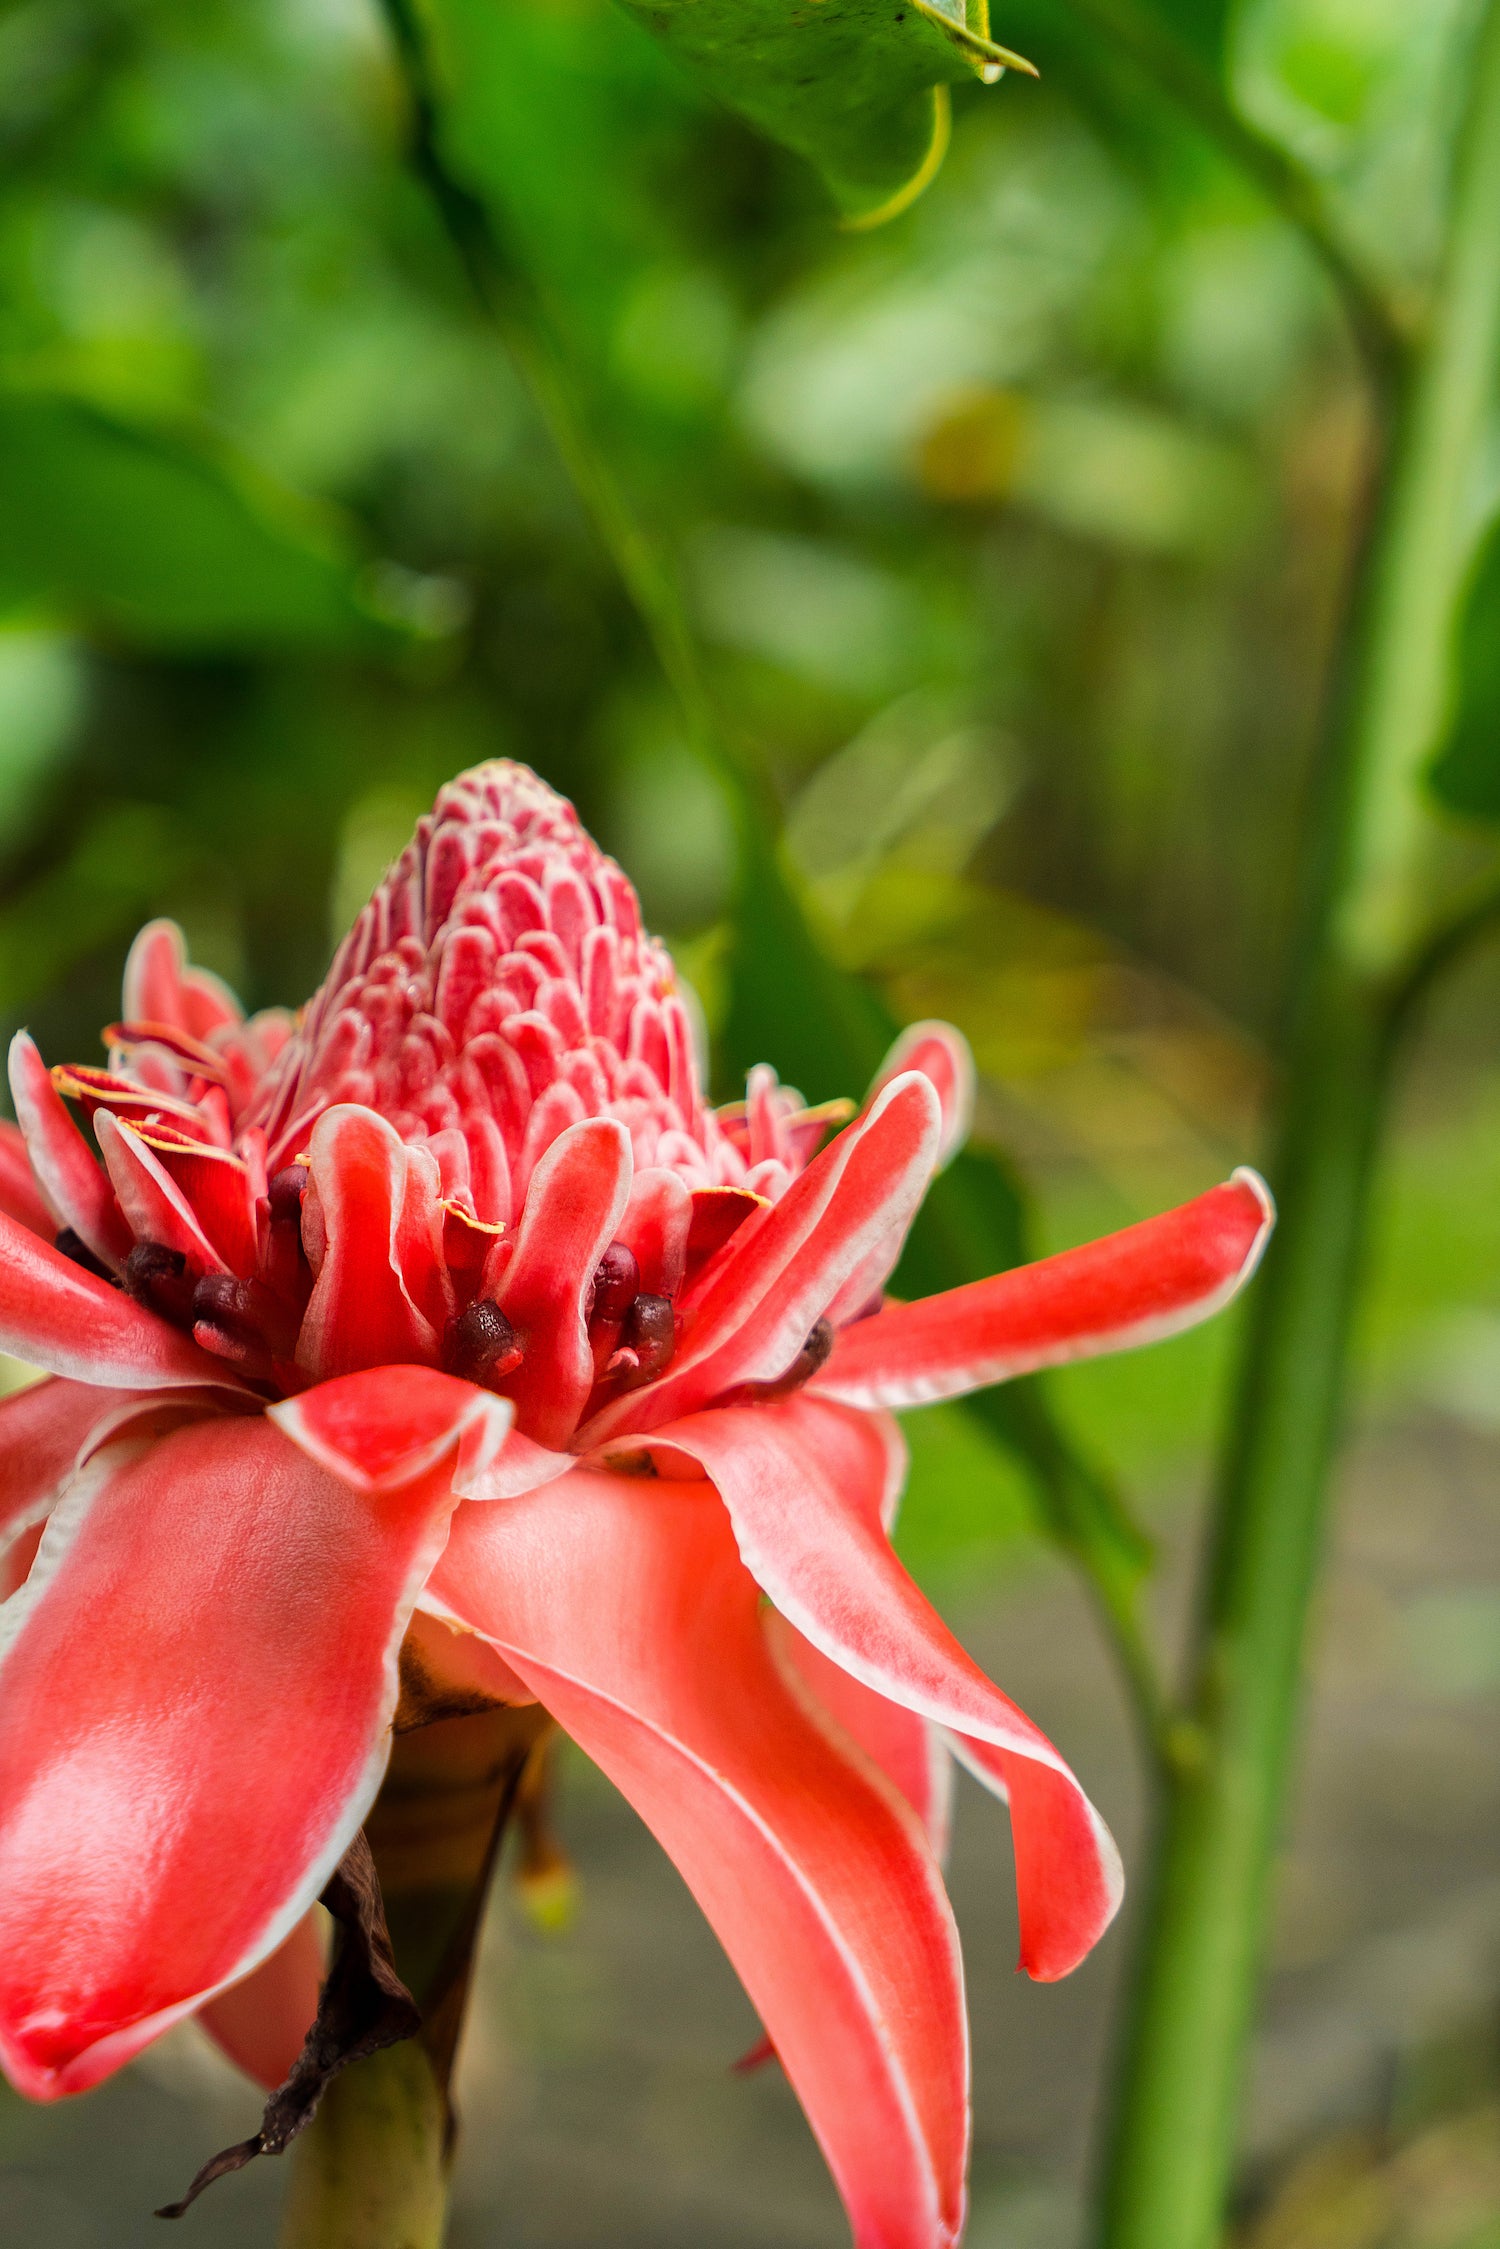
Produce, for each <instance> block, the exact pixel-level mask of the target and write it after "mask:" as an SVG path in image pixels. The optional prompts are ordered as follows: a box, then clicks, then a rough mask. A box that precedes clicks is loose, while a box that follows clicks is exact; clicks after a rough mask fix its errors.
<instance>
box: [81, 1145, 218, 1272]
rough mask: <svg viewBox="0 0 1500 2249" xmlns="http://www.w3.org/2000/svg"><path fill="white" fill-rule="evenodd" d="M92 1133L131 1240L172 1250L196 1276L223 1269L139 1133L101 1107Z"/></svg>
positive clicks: (181, 1196)
mask: <svg viewBox="0 0 1500 2249" xmlns="http://www.w3.org/2000/svg"><path fill="white" fill-rule="evenodd" d="M94 1136H95V1138H96V1139H97V1140H98V1143H99V1153H100V1154H101V1155H102V1156H103V1158H104V1168H105V1170H106V1171H107V1172H108V1173H109V1178H110V1184H111V1186H112V1187H113V1188H114V1191H115V1199H116V1201H117V1202H118V1203H119V1205H120V1208H121V1210H122V1211H123V1212H124V1213H125V1217H126V1220H127V1221H128V1223H129V1226H130V1230H131V1232H132V1233H133V1234H134V1236H135V1238H136V1240H137V1241H138V1242H160V1243H161V1245H162V1247H163V1248H164V1249H172V1250H176V1251H177V1252H178V1254H179V1255H180V1256H182V1257H184V1258H186V1260H187V1266H188V1270H189V1272H191V1273H195V1274H197V1275H199V1276H200V1277H201V1276H202V1275H203V1274H204V1273H222V1272H223V1271H224V1269H225V1268H224V1260H223V1258H222V1257H220V1255H219V1253H218V1251H217V1250H216V1249H215V1248H214V1245H213V1243H212V1242H211V1241H210V1240H209V1238H208V1236H207V1235H206V1234H205V1233H204V1231H203V1228H202V1227H201V1226H200V1225H199V1223H198V1215H197V1212H196V1211H195V1210H194V1209H193V1206H192V1204H191V1203H190V1202H189V1201H188V1199H187V1197H186V1195H184V1194H183V1192H182V1190H181V1188H180V1187H178V1186H177V1185H176V1183H175V1182H174V1181H173V1180H172V1179H171V1178H170V1176H169V1175H168V1173H167V1172H166V1171H164V1170H163V1168H162V1165H161V1163H160V1161H159V1160H158V1158H157V1156H156V1155H155V1154H154V1152H153V1151H152V1150H151V1149H150V1148H149V1147H148V1146H147V1144H146V1142H145V1141H144V1140H143V1139H142V1138H141V1135H140V1134H139V1133H138V1132H137V1131H135V1130H134V1128H133V1127H132V1126H130V1125H128V1124H121V1123H119V1122H118V1120H117V1119H116V1118H114V1117H112V1116H111V1115H110V1113H109V1111H108V1110H107V1109H101V1110H100V1111H99V1114H98V1115H97V1116H96V1117H95V1119H94Z"/></svg>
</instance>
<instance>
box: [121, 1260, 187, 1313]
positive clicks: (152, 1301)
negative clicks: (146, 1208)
mask: <svg viewBox="0 0 1500 2249" xmlns="http://www.w3.org/2000/svg"><path fill="white" fill-rule="evenodd" d="M121 1277H122V1279H123V1280H124V1283H125V1286H126V1288H127V1290H128V1291H129V1293H130V1294H131V1295H132V1296H133V1297H135V1299H136V1300H137V1302H138V1303H141V1304H144V1305H145V1306H146V1307H147V1309H148V1310H149V1311H152V1312H156V1313H158V1314H159V1315H160V1317H161V1318H162V1319H164V1320H171V1321H172V1322H173V1323H174V1325H175V1326H177V1327H187V1326H189V1325H190V1324H191V1321H192V1317H193V1276H192V1274H191V1273H190V1272H189V1271H188V1269H187V1259H186V1258H185V1257H184V1256H183V1254H182V1252H181V1250H180V1249H168V1248H167V1245H166V1243H165V1242H137V1243H136V1245H135V1248H134V1249H133V1250H132V1251H131V1253H130V1255H129V1256H128V1257H127V1258H126V1260H125V1270H124V1273H123V1275H122V1276H121Z"/></svg>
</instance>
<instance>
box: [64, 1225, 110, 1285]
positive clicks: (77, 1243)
mask: <svg viewBox="0 0 1500 2249" xmlns="http://www.w3.org/2000/svg"><path fill="white" fill-rule="evenodd" d="M52 1247H53V1248H54V1249H55V1250H57V1251H58V1253H59V1254H60V1255H61V1256H63V1257H65V1258H67V1259H68V1261H69V1263H70V1264H72V1265H81V1266H82V1267H83V1269H84V1271H85V1273H96V1274H97V1275H98V1277H99V1279H100V1280H101V1281H108V1282H109V1283H110V1284H111V1286H112V1287H115V1288H118V1287H119V1285H120V1284H119V1282H118V1281H117V1280H116V1279H115V1276H114V1274H113V1273H112V1272H111V1271H110V1269H109V1267H108V1266H107V1265H106V1264H105V1262H104V1260H103V1258H102V1257H96V1256H95V1255H94V1253H93V1251H92V1250H91V1249H90V1248H89V1245H88V1243H87V1242H86V1241H84V1239H83V1238H82V1236H81V1235H79V1234H75V1233H74V1231H73V1229H72V1227H71V1226H65V1227H64V1228H63V1230H62V1232H61V1233H60V1234H59V1235H58V1237H57V1239H56V1241H55V1242H54V1243H53V1245H52Z"/></svg>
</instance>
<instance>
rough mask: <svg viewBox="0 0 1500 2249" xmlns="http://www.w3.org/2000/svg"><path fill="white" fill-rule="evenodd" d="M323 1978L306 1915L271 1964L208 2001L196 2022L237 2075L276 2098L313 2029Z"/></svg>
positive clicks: (313, 1927)
mask: <svg viewBox="0 0 1500 2249" xmlns="http://www.w3.org/2000/svg"><path fill="white" fill-rule="evenodd" d="M324 1973H325V1970H324V1962H323V1946H322V1942H321V1940H320V1938H319V1935H318V1924H317V1920H316V1917H315V1916H314V1915H313V1914H312V1913H310V1912H309V1913H304V1914H303V1916H302V1919H301V1920H300V1921H299V1922H298V1923H297V1926H296V1928H295V1929H293V1931H292V1933H291V1935H290V1936H289V1937H287V1938H286V1939H285V1940H284V1941H283V1942H282V1943H281V1944H279V1945H278V1946H277V1947H276V1950H275V1951H274V1952H273V1953H272V1954H271V1957H270V1959H269V1960H263V1961H262V1962H261V1964H260V1966H259V1967H258V1968H252V1969H251V1971H250V1973H249V1975H248V1976H246V1977H245V1979H244V1981H243V1982H242V1983H237V1984H231V1985H230V1987H229V1989H228V1990H227V1991H221V1992H220V1993H219V1996H218V1998H217V1999H210V2000H208V2001H207V2002H206V2003H205V2005H204V2006H202V2007H201V2008H200V2009H199V2011H198V2020H199V2022H200V2023H201V2024H202V2025H203V2028H204V2029H205V2030H206V2031H207V2032H208V2035H209V2037H210V2038H211V2039H212V2040H213V2042H214V2044H215V2045H216V2046H217V2047H218V2048H219V2049H220V2051H221V2052H222V2053H225V2054H227V2055H228V2057H229V2059H230V2061H232V2062H233V2063H234V2065H235V2067H236V2069H242V2070H243V2071H244V2072H245V2075H246V2076H247V2077H250V2078H253V2079H254V2081H255V2083H256V2084H257V2085H263V2086H264V2087H265V2089H266V2091H267V2092H268V2093H273V2092H274V2091H275V2090H276V2087H277V2086H278V2085H280V2084H283V2083H284V2082H285V2080H286V2079H287V2078H288V2077H289V2076H290V2075H291V2071H292V2064H293V2063H294V2062H295V2061H296V2059H297V2056H298V2055H299V2054H300V2053H301V2051H302V2045H303V2041H304V2040H305V2038H306V2037H307V2034H308V2032H309V2030H311V2028H312V2023H313V2017H314V2016H315V2015H316V2014H317V2011H318V1991H319V1987H320V1986H321V1984H322V1981H323V1976H324Z"/></svg>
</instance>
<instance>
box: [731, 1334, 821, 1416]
mask: <svg viewBox="0 0 1500 2249" xmlns="http://www.w3.org/2000/svg"><path fill="white" fill-rule="evenodd" d="M832 1349H833V1322H832V1321H831V1320H819V1321H818V1323H817V1325H816V1326H815V1327H814V1328H813V1330H812V1332H811V1334H810V1335H809V1336H808V1339H807V1341H806V1342H805V1343H804V1344H803V1346H802V1348H801V1350H800V1351H799V1352H798V1353H797V1356H796V1358H795V1359H793V1361H792V1363H791V1365H790V1366H789V1367H788V1368H787V1370H786V1373H785V1374H779V1375H778V1376H777V1377H776V1380H775V1381H774V1382H750V1383H747V1384H746V1385H745V1388H746V1391H747V1393H748V1395H749V1397H750V1398H752V1399H754V1400H755V1401H756V1402H757V1403H758V1404H761V1405H765V1404H767V1403H768V1402H769V1401H770V1400H771V1399H772V1398H789V1397H790V1396H791V1395H792V1392H793V1391H794V1390H800V1389H801V1388H802V1385H803V1384H804V1383H805V1382H811V1380H812V1378H813V1376H814V1375H815V1374H816V1373H817V1371H818V1369H819V1367H820V1366H822V1365H823V1364H824V1363H825V1361H826V1360H827V1357H828V1354H829V1352H830V1351H831V1350H832Z"/></svg>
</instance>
